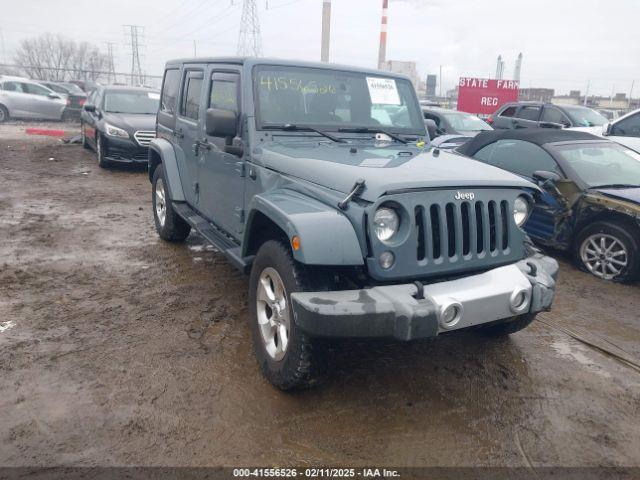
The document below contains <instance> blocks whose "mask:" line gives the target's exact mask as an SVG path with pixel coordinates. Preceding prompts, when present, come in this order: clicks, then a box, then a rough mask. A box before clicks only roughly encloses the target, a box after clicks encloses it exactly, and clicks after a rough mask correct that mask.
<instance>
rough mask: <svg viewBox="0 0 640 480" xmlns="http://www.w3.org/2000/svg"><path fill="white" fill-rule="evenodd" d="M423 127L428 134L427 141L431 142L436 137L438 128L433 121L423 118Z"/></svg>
mask: <svg viewBox="0 0 640 480" xmlns="http://www.w3.org/2000/svg"><path fill="white" fill-rule="evenodd" d="M424 126H425V127H427V133H428V134H429V140H433V139H434V138H436V137H437V136H438V126H437V125H436V122H435V120H432V119H430V118H425V120H424Z"/></svg>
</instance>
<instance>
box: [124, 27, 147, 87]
mask: <svg viewBox="0 0 640 480" xmlns="http://www.w3.org/2000/svg"><path fill="white" fill-rule="evenodd" d="M124 28H125V32H126V34H127V35H128V36H130V37H131V84H132V85H143V84H144V75H143V74H142V65H141V62H140V49H141V48H142V47H143V45H142V43H141V41H140V39H141V38H142V36H143V34H144V27H141V26H139V25H124Z"/></svg>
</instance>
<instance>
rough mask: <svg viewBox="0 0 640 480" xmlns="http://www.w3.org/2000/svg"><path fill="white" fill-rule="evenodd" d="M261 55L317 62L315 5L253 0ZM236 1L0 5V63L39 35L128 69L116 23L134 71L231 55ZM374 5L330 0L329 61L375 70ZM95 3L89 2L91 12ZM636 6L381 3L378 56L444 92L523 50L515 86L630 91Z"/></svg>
mask: <svg viewBox="0 0 640 480" xmlns="http://www.w3.org/2000/svg"><path fill="white" fill-rule="evenodd" d="M256 1H257V3H258V6H259V11H260V21H261V28H262V42H263V50H264V54H265V55H266V56H270V57H285V58H299V59H305V60H318V59H319V57H320V27H321V11H322V0H256ZM241 4H242V0H233V1H232V0H109V1H99V2H82V1H78V0H20V1H9V0H0V29H1V30H0V32H1V36H0V40H2V39H4V42H3V43H4V48H3V49H2V48H1V47H2V45H0V59H1V60H5V59H6V60H7V61H9V63H10V62H11V58H12V51H13V49H14V48H15V47H16V45H17V44H18V43H19V41H20V40H21V39H23V38H26V37H31V36H35V35H38V34H40V33H43V32H53V33H61V34H64V35H66V36H68V37H71V38H74V39H76V40H87V41H90V42H93V43H96V44H98V45H99V46H100V47H101V48H104V49H105V50H106V43H105V42H115V43H116V47H115V48H116V68H117V70H118V71H125V72H126V71H128V70H130V58H131V57H130V48H129V47H128V45H127V44H126V37H125V33H124V29H123V26H122V25H123V24H135V25H142V26H144V27H145V30H144V33H145V35H144V43H145V45H146V46H145V48H144V50H143V53H144V57H143V68H144V69H145V70H146V72H147V73H148V74H160V73H161V71H162V66H163V64H164V62H165V61H166V60H167V59H170V58H173V57H181V56H192V55H193V50H194V45H193V42H194V40H195V41H196V48H197V53H198V55H229V54H235V49H236V43H237V36H238V26H239V24H240V13H241ZM381 4H382V0H333V2H332V26H331V27H332V32H331V33H332V36H331V61H333V62H338V63H346V64H354V65H360V66H368V67H375V65H376V63H377V55H378V39H379V32H380V14H381ZM98 5H101V6H100V7H98ZM639 20H640V1H639V0H608V1H605V0H535V1H531V0H530V1H523V0H520V1H517V0H391V2H390V7H389V40H388V46H387V59H393V60H414V61H416V62H417V64H418V70H419V73H420V76H421V77H425V76H426V75H427V73H438V71H439V67H440V65H442V67H443V77H444V82H443V83H444V85H445V87H446V88H451V87H452V86H454V85H455V83H456V82H457V78H458V77H459V76H460V75H463V76H480V77H492V76H494V75H495V69H496V58H497V56H498V54H502V56H503V57H504V59H505V61H506V68H505V78H511V76H512V75H513V67H514V63H515V59H516V57H517V55H518V53H519V52H522V53H523V54H524V62H523V68H522V82H521V86H522V87H552V88H556V90H557V91H558V92H559V93H565V92H568V90H569V89H579V90H582V91H583V92H584V90H585V89H586V86H587V81H588V80H590V85H591V88H590V92H591V93H595V94H602V95H609V94H611V91H612V90H613V89H615V91H616V92H625V93H627V94H628V93H629V91H630V89H631V84H632V81H633V80H634V79H635V80H636V85H635V87H634V96H636V95H640V41H639V40H640V29H639V28H638V24H639Z"/></svg>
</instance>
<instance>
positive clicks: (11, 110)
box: [0, 75, 67, 123]
mask: <svg viewBox="0 0 640 480" xmlns="http://www.w3.org/2000/svg"><path fill="white" fill-rule="evenodd" d="M66 107H67V101H66V100H65V99H63V98H61V97H60V95H58V94H57V93H56V92H54V91H53V90H51V89H50V88H47V87H45V86H43V85H40V84H39V83H37V82H34V81H32V80H29V79H27V78H21V77H10V76H7V75H0V123H2V122H6V121H7V120H9V119H10V118H18V119H42V120H60V119H61V118H62V116H63V114H64V111H65V108H66Z"/></svg>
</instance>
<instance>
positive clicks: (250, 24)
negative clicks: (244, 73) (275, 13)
mask: <svg viewBox="0 0 640 480" xmlns="http://www.w3.org/2000/svg"><path fill="white" fill-rule="evenodd" d="M236 52H237V54H238V55H240V56H253V57H260V56H262V38H261V35H260V18H259V17H258V6H257V5H256V0H243V2H242V17H241V19H240V32H239V34H238V48H237V51H236Z"/></svg>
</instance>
